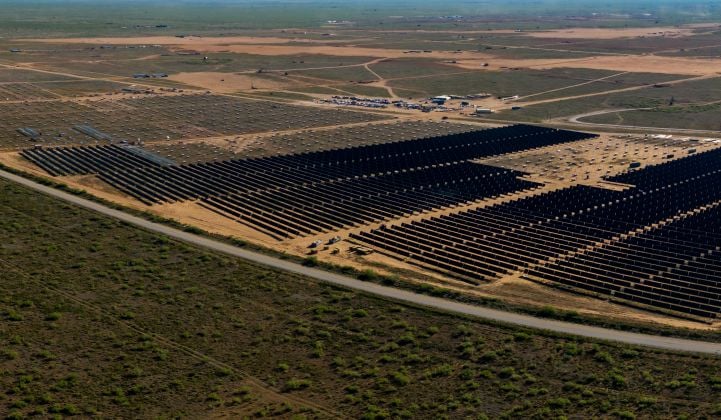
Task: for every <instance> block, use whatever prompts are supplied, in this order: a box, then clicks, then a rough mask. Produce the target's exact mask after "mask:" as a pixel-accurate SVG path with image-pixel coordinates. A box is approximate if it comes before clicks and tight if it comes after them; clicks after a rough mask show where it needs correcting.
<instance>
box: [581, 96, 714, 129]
mask: <svg viewBox="0 0 721 420" xmlns="http://www.w3.org/2000/svg"><path fill="white" fill-rule="evenodd" d="M720 111H721V105H719V104H718V103H717V104H712V105H703V106H694V105H691V106H673V107H664V108H659V109H654V110H648V111H629V112H618V113H612V114H602V115H596V116H593V117H588V118H584V119H583V120H582V121H586V122H592V123H600V124H620V125H633V126H639V127H667V128H684V129H695V130H713V131H721V121H719V118H718V116H719V112H720Z"/></svg>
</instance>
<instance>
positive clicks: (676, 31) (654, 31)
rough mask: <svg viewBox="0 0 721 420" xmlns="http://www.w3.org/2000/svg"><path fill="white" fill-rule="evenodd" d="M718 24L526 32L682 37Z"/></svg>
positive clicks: (566, 36)
mask: <svg viewBox="0 0 721 420" xmlns="http://www.w3.org/2000/svg"><path fill="white" fill-rule="evenodd" d="M718 26H719V25H718V24H716V23H708V24H695V25H684V26H678V27H674V26H659V27H655V28H618V29H611V28H608V29H607V28H573V29H557V30H550V31H529V32H525V31H524V34H527V35H528V36H532V37H534V38H561V39H617V38H635V37H664V36H666V37H681V36H691V35H695V34H697V30H699V29H709V30H713V29H718Z"/></svg>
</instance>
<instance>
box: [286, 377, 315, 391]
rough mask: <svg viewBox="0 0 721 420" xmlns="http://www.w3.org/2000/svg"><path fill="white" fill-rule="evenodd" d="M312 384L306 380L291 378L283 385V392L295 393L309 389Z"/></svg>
mask: <svg viewBox="0 0 721 420" xmlns="http://www.w3.org/2000/svg"><path fill="white" fill-rule="evenodd" d="M311 384H312V382H311V381H309V380H308V379H296V378H293V379H291V380H289V381H287V382H286V383H285V387H284V390H285V391H297V390H300V389H305V388H308V387H310V386H311Z"/></svg>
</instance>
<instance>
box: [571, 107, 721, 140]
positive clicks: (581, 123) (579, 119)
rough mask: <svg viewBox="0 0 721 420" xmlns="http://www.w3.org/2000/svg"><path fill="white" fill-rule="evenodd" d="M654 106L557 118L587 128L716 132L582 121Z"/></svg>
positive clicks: (608, 110) (607, 110) (697, 132)
mask: <svg viewBox="0 0 721 420" xmlns="http://www.w3.org/2000/svg"><path fill="white" fill-rule="evenodd" d="M649 109H653V108H621V109H606V110H601V111H593V112H587V113H585V114H578V115H573V116H570V117H565V118H561V119H557V120H559V121H565V122H569V123H571V124H576V125H579V126H584V127H587V128H606V129H608V128H613V129H621V130H647V131H650V132H664V133H684V134H708V133H714V132H715V131H713V130H694V129H691V128H670V127H643V126H635V125H622V124H603V123H593V122H588V121H582V120H583V119H584V118H588V117H594V116H596V115H605V114H614V113H618V112H629V111H646V110H649Z"/></svg>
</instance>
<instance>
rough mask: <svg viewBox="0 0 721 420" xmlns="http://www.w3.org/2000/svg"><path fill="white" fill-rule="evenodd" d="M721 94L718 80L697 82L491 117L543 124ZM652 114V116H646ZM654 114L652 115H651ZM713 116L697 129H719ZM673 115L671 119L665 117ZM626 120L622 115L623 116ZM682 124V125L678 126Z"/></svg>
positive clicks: (700, 101) (672, 122)
mask: <svg viewBox="0 0 721 420" xmlns="http://www.w3.org/2000/svg"><path fill="white" fill-rule="evenodd" d="M719 93H721V79H707V80H697V81H691V82H686V83H681V84H677V85H674V86H671V87H664V88H653V87H648V88H645V89H642V90H636V91H629V92H621V93H614V94H608V95H599V96H590V97H587V98H579V99H569V100H562V101H556V102H548V103H543V104H537V105H530V106H526V107H524V108H523V109H522V110H519V111H503V112H499V113H497V114H494V115H493V117H492V118H499V119H509V118H512V119H514V120H519V121H543V120H546V119H552V118H561V117H567V116H572V115H578V114H582V113H585V112H591V111H594V110H598V109H616V108H618V109H622V108H623V109H625V108H658V109H664V108H667V107H668V105H669V103H670V102H671V99H672V98H673V101H674V103H675V104H676V106H690V105H693V104H696V105H699V106H703V104H706V103H710V102H714V101H717V100H718V95H719ZM645 115H651V114H645ZM654 115H655V114H654ZM663 115H666V117H664V118H662V119H665V120H664V121H663V126H664V127H669V126H671V127H672V128H682V127H681V126H679V127H676V124H677V121H680V120H677V119H676V118H677V117H679V116H681V115H682V113H674V114H663ZM713 115H714V114H713V113H710V114H708V118H707V119H705V120H704V121H701V120H697V121H696V122H697V123H698V124H700V125H698V126H696V127H695V128H697V129H711V130H716V129H718V124H717V121H716V120H717V118H715V117H714V116H713ZM671 116H673V118H668V117H671ZM624 118H625V116H624ZM679 124H683V123H681V122H680V123H679ZM641 125H643V126H652V125H654V122H653V121H652V120H646V121H643V123H642V124H641Z"/></svg>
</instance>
